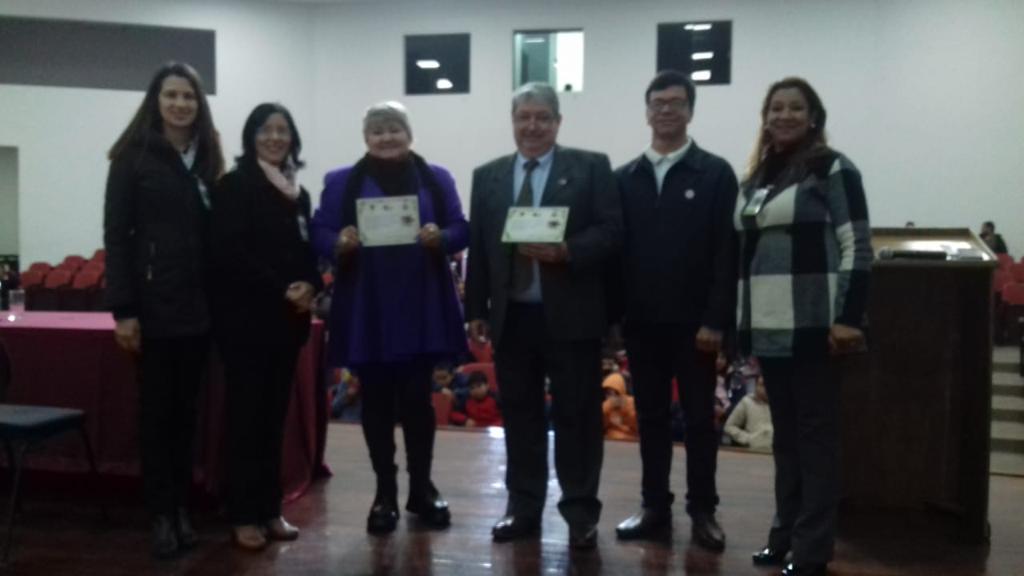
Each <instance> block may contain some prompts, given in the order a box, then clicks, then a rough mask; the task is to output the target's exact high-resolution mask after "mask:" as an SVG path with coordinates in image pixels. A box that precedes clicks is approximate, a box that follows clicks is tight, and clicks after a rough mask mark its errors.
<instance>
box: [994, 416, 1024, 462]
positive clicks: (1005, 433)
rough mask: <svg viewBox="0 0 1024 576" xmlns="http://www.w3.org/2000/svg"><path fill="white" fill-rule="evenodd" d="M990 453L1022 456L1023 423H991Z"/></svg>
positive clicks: (1023, 445)
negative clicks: (1010, 453) (1018, 454)
mask: <svg viewBox="0 0 1024 576" xmlns="http://www.w3.org/2000/svg"><path fill="white" fill-rule="evenodd" d="M992 451H993V452H1017V453H1022V454H1024V422H992Z"/></svg>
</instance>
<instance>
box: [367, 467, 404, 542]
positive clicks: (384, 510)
mask: <svg viewBox="0 0 1024 576" xmlns="http://www.w3.org/2000/svg"><path fill="white" fill-rule="evenodd" d="M397 526H398V481H397V480H396V479H395V476H394V475H393V474H388V475H384V476H377V495H376V496H374V498H373V506H371V507H370V514H369V516H367V517H366V531H367V532H369V533H370V534H387V533H388V532H394V530H395V528H396V527H397Z"/></svg>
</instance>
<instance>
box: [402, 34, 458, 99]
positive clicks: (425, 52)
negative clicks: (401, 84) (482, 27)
mask: <svg viewBox="0 0 1024 576" xmlns="http://www.w3.org/2000/svg"><path fill="white" fill-rule="evenodd" d="M405 93H406V94H467V93H469V34H420V35H412V36H406V37H405Z"/></svg>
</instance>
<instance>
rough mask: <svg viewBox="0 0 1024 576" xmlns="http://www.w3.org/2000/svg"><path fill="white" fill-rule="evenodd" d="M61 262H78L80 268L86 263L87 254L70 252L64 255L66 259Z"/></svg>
mask: <svg viewBox="0 0 1024 576" xmlns="http://www.w3.org/2000/svg"><path fill="white" fill-rule="evenodd" d="M61 264H76V265H77V267H78V268H81V267H82V265H84V264H85V256H79V255H78V254H69V255H67V256H65V257H64V261H63V262H61Z"/></svg>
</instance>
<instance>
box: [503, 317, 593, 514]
mask: <svg viewBox="0 0 1024 576" xmlns="http://www.w3.org/2000/svg"><path fill="white" fill-rule="evenodd" d="M494 359H495V369H496V372H497V378H498V386H499V391H500V393H501V410H502V418H503V419H504V423H505V450H506V453H507V459H508V465H507V469H506V474H505V485H506V487H507V488H508V493H509V496H508V508H507V510H506V514H508V515H512V516H517V517H523V518H530V519H540V517H541V514H542V512H543V509H544V501H545V499H546V495H547V480H548V456H547V454H548V439H547V429H548V427H547V420H546V418H545V390H544V377H545V375H547V376H548V378H550V383H551V387H550V393H551V419H552V424H553V426H554V431H555V471H556V473H557V474H558V482H559V485H560V486H561V488H562V498H561V500H560V501H559V503H558V510H559V512H561V514H562V517H563V518H565V520H566V522H568V523H569V524H570V525H571V526H588V525H593V524H597V521H598V519H599V518H600V516H601V501H600V500H598V498H597V489H598V484H599V483H600V480H601V463H602V459H603V458H604V430H603V420H602V413H601V401H602V399H603V398H602V391H601V343H600V340H597V339H594V340H575V341H565V340H554V339H552V338H550V337H549V335H548V330H547V327H546V323H545V320H544V307H543V305H541V304H517V303H510V305H509V308H508V313H507V315H506V317H505V327H504V332H503V334H502V335H501V339H500V343H499V345H498V347H497V349H496V350H495V357H494Z"/></svg>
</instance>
